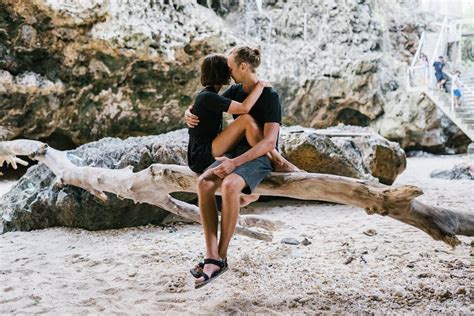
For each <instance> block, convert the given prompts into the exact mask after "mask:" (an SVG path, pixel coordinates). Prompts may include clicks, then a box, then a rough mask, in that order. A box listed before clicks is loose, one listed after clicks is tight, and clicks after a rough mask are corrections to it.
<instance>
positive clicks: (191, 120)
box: [184, 105, 199, 128]
mask: <svg viewBox="0 0 474 316" xmlns="http://www.w3.org/2000/svg"><path fill="white" fill-rule="evenodd" d="M192 108H193V106H192V105H190V106H189V107H188V108H187V109H186V111H184V121H185V122H186V125H187V126H188V127H189V128H194V127H196V126H197V125H198V123H199V118H198V117H197V116H196V115H194V114H193V113H191V109H192Z"/></svg>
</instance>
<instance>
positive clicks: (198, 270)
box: [189, 262, 204, 279]
mask: <svg viewBox="0 0 474 316" xmlns="http://www.w3.org/2000/svg"><path fill="white" fill-rule="evenodd" d="M202 269H204V262H199V263H198V264H197V265H196V266H195V267H194V268H192V269H191V270H189V272H190V273H191V274H192V275H193V277H195V278H196V279H199V278H200V277H202Z"/></svg>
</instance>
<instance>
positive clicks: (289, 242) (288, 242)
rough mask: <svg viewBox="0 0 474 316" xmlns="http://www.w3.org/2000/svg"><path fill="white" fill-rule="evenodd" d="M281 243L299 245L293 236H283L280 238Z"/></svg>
mask: <svg viewBox="0 0 474 316" xmlns="http://www.w3.org/2000/svg"><path fill="white" fill-rule="evenodd" d="M281 243H282V244H287V245H299V244H300V242H299V241H298V240H296V239H295V238H283V239H282V240H281Z"/></svg>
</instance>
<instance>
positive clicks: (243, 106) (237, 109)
mask: <svg viewBox="0 0 474 316" xmlns="http://www.w3.org/2000/svg"><path fill="white" fill-rule="evenodd" d="M265 87H271V84H270V83H269V82H266V81H259V82H258V83H257V84H256V85H255V87H254V88H253V90H252V92H251V93H250V94H249V95H248V96H247V97H246V98H245V100H244V102H242V103H240V102H237V101H234V100H232V102H231V103H230V106H229V109H228V110H227V112H228V113H230V114H246V113H248V112H249V111H250V110H251V109H252V107H253V106H254V105H255V103H256V102H257V100H258V98H260V95H261V94H262V92H263V88H265Z"/></svg>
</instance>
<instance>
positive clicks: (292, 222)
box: [0, 155, 474, 315]
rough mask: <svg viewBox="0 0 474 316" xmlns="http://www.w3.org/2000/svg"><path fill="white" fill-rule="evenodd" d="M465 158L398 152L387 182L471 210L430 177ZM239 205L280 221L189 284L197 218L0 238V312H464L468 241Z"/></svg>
mask: <svg viewBox="0 0 474 316" xmlns="http://www.w3.org/2000/svg"><path fill="white" fill-rule="evenodd" d="M466 159H467V157H466V156H430V155H425V156H421V157H414V158H409V159H408V166H407V170H406V171H405V172H404V173H403V174H402V175H401V176H400V177H399V178H398V179H397V181H396V184H399V185H401V184H414V185H417V186H419V187H421V188H422V189H423V190H424V192H425V194H424V195H423V196H421V197H420V199H421V200H422V201H424V202H427V203H430V204H435V205H440V206H443V207H446V208H449V209H453V210H460V211H468V212H474V198H473V197H474V183H473V182H472V181H468V180H441V179H431V178H429V173H430V172H431V171H433V170H434V169H443V168H450V167H452V166H453V165H454V164H456V163H459V162H461V161H465V160H466ZM12 183H13V182H2V183H1V189H2V193H3V192H5V191H6V190H8V186H9V185H12ZM243 211H244V212H246V213H256V214H259V215H260V216H264V217H266V218H271V219H275V220H281V221H284V222H285V223H286V225H285V226H284V227H282V228H281V229H280V230H278V231H276V232H275V233H274V240H273V242H263V241H257V240H253V239H249V238H246V237H242V236H236V237H235V238H234V239H233V240H232V242H231V245H230V250H229V251H230V252H229V266H230V269H229V271H227V272H226V273H225V274H223V275H222V276H221V277H219V278H218V279H216V280H215V281H213V282H212V283H210V284H208V285H207V286H205V287H203V288H202V289H199V290H195V289H194V287H193V282H194V279H193V277H192V276H191V275H190V274H189V272H188V270H189V269H190V268H191V267H192V266H193V264H194V263H196V262H197V261H198V260H200V259H201V258H202V255H203V250H204V249H203V237H202V230H201V227H200V225H197V224H184V223H174V224H169V225H166V226H151V225H149V226H145V227H137V228H128V229H119V230H108V231H95V232H91V231H85V230H82V229H65V228H51V229H45V230H39V231H31V232H9V233H6V234H3V235H1V236H0V254H1V261H0V314H14V313H26V314H33V313H46V314H56V315H58V314H65V313H68V314H97V313H100V314H159V313H163V314H164V313H166V314H194V313H204V314H211V313H244V312H252V313H265V314H280V313H284V314H290V313H298V314H304V313H308V314H314V313H331V314H332V313H341V312H347V313H354V312H373V313H381V314H382V313H383V314H385V313H391V314H392V313H400V314H407V313H408V314H417V315H418V314H429V313H456V314H457V313H461V314H470V313H474V306H473V300H472V296H473V294H472V293H473V289H472V287H473V284H474V276H473V270H472V269H473V268H474V267H473V266H471V262H472V260H473V259H472V258H474V257H470V252H471V251H473V250H471V242H472V239H471V238H466V237H461V238H460V239H461V241H462V244H461V245H460V246H458V247H457V248H456V249H454V250H453V249H451V248H450V247H448V246H447V245H445V244H443V243H441V242H438V241H434V240H432V239H431V238H430V237H429V236H428V235H426V234H425V233H423V232H422V231H420V230H417V229H415V228H413V227H411V226H407V225H406V224H403V223H400V222H397V221H395V220H393V219H391V218H385V217H381V216H378V215H370V216H369V215H367V214H366V213H365V212H364V211H363V210H361V209H357V208H355V207H350V206H344V205H335V204H329V203H308V202H301V201H290V200H276V201H272V202H267V203H262V202H259V203H255V204H252V205H250V206H248V207H247V208H245V209H244V210H243ZM283 238H295V239H297V240H298V241H300V242H301V241H302V240H304V239H305V238H306V239H307V240H308V241H309V242H310V244H308V245H303V244H300V245H289V244H283V243H281V240H282V239H283Z"/></svg>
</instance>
